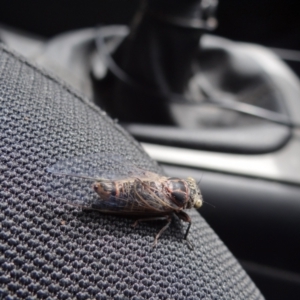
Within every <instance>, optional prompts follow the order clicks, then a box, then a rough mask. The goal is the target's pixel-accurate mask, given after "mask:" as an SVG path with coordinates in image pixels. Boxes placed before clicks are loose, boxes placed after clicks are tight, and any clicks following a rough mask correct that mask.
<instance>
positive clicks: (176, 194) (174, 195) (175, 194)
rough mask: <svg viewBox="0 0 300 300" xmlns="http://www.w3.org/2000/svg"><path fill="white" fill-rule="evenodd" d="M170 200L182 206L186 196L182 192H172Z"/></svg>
mask: <svg viewBox="0 0 300 300" xmlns="http://www.w3.org/2000/svg"><path fill="white" fill-rule="evenodd" d="M172 198H173V200H174V201H175V202H176V203H177V204H179V205H183V204H185V202H186V195H185V194H184V193H182V192H177V191H175V192H172Z"/></svg>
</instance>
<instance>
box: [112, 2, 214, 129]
mask: <svg viewBox="0 0 300 300" xmlns="http://www.w3.org/2000/svg"><path fill="white" fill-rule="evenodd" d="M216 5H217V1H216V0H202V1H201V0H200V1H199V0H175V1H174V0H151V1H150V0H149V1H145V2H143V5H142V6H141V8H140V10H139V11H138V12H137V14H136V16H135V18H134V20H133V24H132V28H131V32H130V35H129V36H128V37H127V38H126V39H125V41H124V42H123V44H122V45H121V46H120V47H119V49H118V51H117V52H116V53H115V54H114V59H115V60H116V62H117V64H118V65H119V67H121V68H122V70H123V71H124V72H125V73H126V74H127V75H128V78H129V79H130V80H129V81H130V82H134V84H132V85H130V84H129V85H128V83H124V82H122V81H120V80H117V81H116V84H115V89H114V95H113V114H115V115H116V116H117V117H119V116H122V119H121V120H122V121H133V122H143V123H152V124H169V125H172V124H176V122H175V120H173V117H172V115H171V114H170V111H169V108H168V102H169V100H170V98H172V94H173V95H174V94H177V95H182V96H183V95H184V93H185V91H186V89H187V84H188V81H189V79H190V78H191V76H192V75H193V69H194V68H195V65H194V64H193V62H194V60H195V54H196V53H197V50H198V49H199V40H200V37H201V34H202V33H203V30H204V29H211V28H213V27H214V26H215V24H216V22H215V19H214V18H212V17H211V16H212V14H213V12H214V9H215V7H216ZM181 98H183V97H181Z"/></svg>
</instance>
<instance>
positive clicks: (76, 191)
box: [47, 153, 203, 247]
mask: <svg viewBox="0 0 300 300" xmlns="http://www.w3.org/2000/svg"><path fill="white" fill-rule="evenodd" d="M47 171H48V172H51V173H52V174H53V175H54V176H53V178H52V179H53V180H52V181H51V182H50V193H51V194H52V195H53V196H54V197H60V198H64V199H65V200H66V201H67V202H69V203H71V204H73V205H77V206H79V207H81V208H83V209H92V210H98V211H100V212H103V213H109V214H120V215H127V216H136V217H137V218H138V219H137V220H136V222H135V223H134V224H133V227H136V226H137V225H138V224H139V223H140V222H143V221H152V220H166V222H167V223H166V225H165V226H164V227H163V228H161V230H160V231H159V232H158V233H157V234H156V236H155V239H154V242H153V246H154V247H155V246H156V245H157V241H158V239H159V237H160V236H161V234H162V233H163V232H164V231H165V230H166V229H167V228H168V227H169V225H170V223H171V220H172V215H173V214H176V215H177V216H178V217H179V218H180V219H181V220H183V221H184V222H187V223H189V224H188V227H187V229H186V232H185V235H184V239H186V240H187V241H188V234H189V230H190V227H191V224H192V223H191V218H190V216H189V215H188V214H187V213H186V212H185V211H184V210H185V209H190V208H193V207H195V208H200V207H201V206H202V203H203V200H202V195H201V192H200V189H199V187H198V185H197V183H196V181H195V180H194V179H193V178H191V177H188V178H186V179H180V178H174V177H167V176H164V175H160V174H157V173H154V172H150V171H148V170H144V169H142V168H139V167H137V166H136V165H135V164H133V163H131V162H130V161H129V160H128V159H126V158H124V157H122V156H118V155H115V154H109V155H108V154H101V153H94V154H89V155H85V156H78V157H75V158H71V159H67V160H64V161H60V162H58V163H57V164H55V165H53V166H52V167H50V168H48V169H47ZM88 182H91V183H92V184H88ZM189 245H191V244H190V243H189Z"/></svg>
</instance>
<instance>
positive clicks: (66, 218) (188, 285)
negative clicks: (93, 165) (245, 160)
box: [0, 45, 263, 299]
mask: <svg viewBox="0 0 300 300" xmlns="http://www.w3.org/2000/svg"><path fill="white" fill-rule="evenodd" d="M0 134H1V139H0V207H1V210H0V222H1V223H0V298H1V299H22V298H25V299H26V298H27V299H35V298H37V299H71V298H75V299H262V298H263V297H262V296H261V294H260V292H259V291H258V289H257V288H256V287H255V285H254V284H253V283H252V281H251V280H250V278H249V277H248V276H247V274H246V273H245V272H244V270H243V269H242V268H241V266H240V265H239V264H238V262H237V261H236V259H235V258H234V257H233V256H232V254H231V253H230V252H229V251H228V249H227V248H226V246H224V244H223V243H222V242H221V241H220V239H219V238H218V237H217V235H216V234H215V233H214V232H213V231H212V229H211V228H210V227H209V226H208V225H207V223H206V222H205V221H204V220H203V219H202V217H201V216H200V215H199V213H198V212H197V211H195V210H192V211H191V213H190V215H191V217H192V220H193V224H192V228H191V234H190V239H191V240H192V241H193V243H194V244H195V250H194V251H191V250H190V249H189V248H188V247H187V244H186V243H184V242H183V241H182V237H183V234H184V230H185V228H186V224H182V223H180V222H179V221H178V220H177V219H176V218H174V221H173V222H172V225H171V227H170V228H169V229H168V230H167V231H166V232H165V233H164V234H163V236H162V237H161V238H160V240H159V243H158V246H157V248H155V249H153V248H152V242H153V239H154V236H155V234H156V233H157V231H158V230H159V229H160V228H161V225H162V224H161V223H159V222H157V223H153V222H152V223H143V224H140V225H139V226H138V227H137V228H132V227H131V226H130V225H131V224H132V222H133V219H130V218H126V217H117V216H111V215H104V214H101V213H99V212H83V211H81V210H80V209H77V208H76V207H72V206H70V205H64V204H63V203H62V202H61V201H60V200H59V199H53V198H52V197H51V196H50V195H49V194H48V193H47V192H46V188H45V187H46V185H47V182H49V180H51V175H50V174H49V173H47V172H46V168H47V167H48V166H50V165H52V164H54V163H55V162H57V161H58V160H62V159H65V158H69V157H74V156H78V155H84V154H88V153H93V152H114V153H120V154H123V155H126V156H127V157H129V158H130V157H131V158H132V160H134V162H135V163H136V164H137V165H139V166H140V167H143V168H146V169H149V170H152V171H160V169H159V167H158V165H157V164H156V163H155V162H153V161H152V160H151V159H150V158H149V157H148V156H147V155H146V154H145V153H144V151H143V150H142V148H141V147H140V145H139V144H138V143H137V142H136V141H135V140H134V139H133V138H132V137H131V136H130V135H129V134H128V133H127V132H125V131H124V130H123V129H122V128H121V127H120V126H118V125H117V124H116V123H115V122H113V121H112V120H111V119H110V118H109V117H107V116H106V114H105V113H104V112H103V111H101V110H100V109H99V108H97V107H95V106H93V105H92V104H90V103H89V102H88V101H86V100H85V99H83V98H81V97H80V95H78V94H77V93H76V92H74V91H73V90H72V89H70V88H69V87H68V86H66V85H65V84H64V83H62V82H60V81H59V80H57V79H56V78H53V77H51V76H50V75H48V74H47V73H45V72H44V71H42V70H40V69H38V68H37V67H35V66H34V65H31V64H30V63H28V62H27V61H26V60H25V59H23V58H21V57H19V56H18V55H16V54H15V53H12V52H11V51H10V50H8V49H7V48H6V47H5V46H4V45H1V46H0Z"/></svg>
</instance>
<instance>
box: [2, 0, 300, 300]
mask: <svg viewBox="0 0 300 300" xmlns="http://www.w3.org/2000/svg"><path fill="white" fill-rule="evenodd" d="M12 3H13V4H12ZM299 29H300V21H299V18H298V14H297V8H296V3H295V1H291V0H288V1H285V2H283V1H282V0H275V1H272V3H271V2H269V1H258V0H254V1H250V2H247V1H238V0H230V1H224V0H220V1H218V0H189V1H186V0H176V1H175V0H172V1H171V0H160V1H158V0H151V1H150V0H147V1H138V0H134V1H133V0H131V1H129V0H126V1H118V0H109V1H108V0H107V1H99V2H95V1H90V0H88V1H85V2H80V1H73V2H72V3H71V2H68V3H67V2H61V1H52V2H51V3H48V2H44V1H41V2H38V3H37V2H35V1H33V0H28V1H24V2H23V1H14V2H9V1H4V2H3V4H2V9H1V10H0V42H1V43H2V44H3V45H4V46H5V47H8V48H9V49H11V50H12V51H15V52H16V53H18V55H20V57H24V60H26V61H29V62H30V63H32V64H33V65H34V66H37V68H40V69H41V70H42V71H43V72H46V73H47V72H48V73H49V74H50V75H49V76H53V77H51V78H58V80H60V81H61V82H62V83H61V85H62V86H64V87H65V89H66V90H68V91H69V90H71V91H73V90H74V92H72V93H71V94H72V95H75V96H76V97H77V95H79V96H78V97H81V98H82V99H84V101H85V105H86V107H89V108H90V107H91V109H92V110H96V109H98V108H101V110H103V111H104V112H105V113H104V112H102V113H100V114H103V115H104V114H105V118H106V115H107V116H109V118H111V119H112V122H111V123H112V125H111V126H115V125H116V126H117V128H118V129H117V130H116V132H115V131H114V130H113V131H110V129H107V130H106V131H105V133H106V134H108V135H112V134H116V139H115V140H114V136H113V137H112V138H111V139H110V140H109V139H106V138H103V139H104V140H105V141H106V143H107V145H110V143H111V144H118V143H119V145H122V143H124V145H127V144H126V143H127V141H130V143H132V145H134V146H132V147H136V149H139V147H140V145H141V147H142V148H143V150H144V151H145V152H146V153H147V154H148V155H149V156H150V157H151V158H152V159H154V160H155V161H157V162H158V163H159V165H160V167H161V170H163V171H162V172H164V174H166V175H168V176H169V177H175V178H187V177H193V178H194V179H195V180H196V181H197V182H199V187H200V189H201V192H202V195H203V199H204V203H203V207H201V208H200V209H199V210H197V212H194V214H195V215H198V214H200V215H201V216H202V217H203V218H204V219H205V221H206V222H207V223H208V224H209V226H210V227H211V228H212V229H213V231H214V232H215V233H216V235H217V236H218V237H219V238H220V239H221V240H222V241H223V243H224V244H225V245H226V247H227V248H228V249H229V251H230V252H231V253H232V254H233V256H234V257H235V258H236V259H237V261H238V263H239V264H240V265H241V266H242V268H243V269H244V270H245V271H246V273H247V274H248V276H249V277H250V278H251V280H252V281H253V282H254V284H255V286H256V287H257V288H258V290H259V291H260V292H261V294H262V295H263V296H261V295H260V293H259V292H258V290H256V288H251V289H252V290H251V292H249V293H248V292H245V293H246V294H244V296H236V297H234V296H232V298H230V296H228V299H243V297H246V298H244V299H252V298H253V299H263V297H265V299H271V300H273V299H274V300H275V299H299V297H300V260H299V258H298V254H299V251H300V239H299V233H298V232H299V230H300V217H299V216H300V131H299V127H300V97H299V96H300V81H299V76H300V39H299ZM5 51H6V50H5ZM13 53H14V52H13ZM20 61H22V59H21V60H20ZM25 65H26V63H25ZM15 72H21V71H18V70H16V71H15ZM32 76H33V75H32ZM46 77H47V75H45V78H46ZM0 79H1V76H0ZM28 80H29V79H28ZM23 88H25V90H26V86H25V87H23ZM36 89H37V90H38V87H36ZM44 89H45V87H44ZM57 95H58V96H57V97H58V98H59V97H60V96H59V92H57ZM70 101H71V100H70ZM70 103H71V102H70ZM57 106H59V104H57ZM43 107H44V109H46V111H48V107H47V105H46V104H45V106H43ZM51 107H52V109H54V108H53V107H54V104H51V102H49V109H50V108H51ZM0 109H1V107H0ZM63 109H64V111H67V110H68V108H67V106H64V107H63V108H62V111H63ZM77 109H78V110H79V108H76V109H75V108H74V109H73V111H72V108H70V111H71V113H72V114H73V115H78V116H79V115H80V113H78V112H77ZM81 109H82V110H84V109H83V108H81ZM3 111H4V110H3ZM46 111H45V116H46ZM84 111H85V110H84ZM28 114H30V113H28ZM86 114H88V113H86ZM45 118H47V117H45ZM93 118H96V117H93V116H91V117H89V118H85V117H84V116H83V117H82V120H83V121H82V122H83V123H84V122H86V123H89V124H90V125H88V126H93V125H91V124H93V123H92V120H94V119H93ZM103 118H104V117H103ZM60 121H61V124H64V123H67V122H72V121H71V117H68V116H67V115H66V116H65V119H64V118H63V117H61V120H60ZM45 122H46V121H45ZM57 122H58V121H56V123H57ZM95 122H97V121H95ZM106 122H108V121H106ZM109 122H110V121H109ZM42 124H43V122H42V123H41V125H40V127H41V131H42V130H43V125H42ZM109 124H110V123H109ZM56 125H57V126H58V127H59V125H58V123H57V124H56ZM76 126H77V125H74V126H73V127H72V128H76ZM78 126H79V125H78ZM80 126H81V125H80ZM82 126H83V125H82ZM70 128H71V127H70ZM72 128H71V129H72ZM78 128H79V127H78ZM99 128H100V127H99ZM99 128H98V129H99ZM71 129H70V130H69V131H66V133H65V135H66V136H67V138H68V139H70V140H72V138H74V140H76V141H77V139H80V138H82V139H83V140H84V139H85V138H86V139H88V138H89V136H90V135H94V136H97V138H98V139H99V140H101V138H102V136H100V135H99V134H98V133H97V126H96V125H95V129H93V132H92V134H91V133H84V132H83V134H82V137H78V136H76V137H72V130H71ZM74 132H75V131H74ZM98 132H101V128H100V129H99V131H98ZM111 132H114V133H111ZM60 134H62V136H64V133H63V131H62V132H61V133H60ZM118 134H124V136H126V138H127V141H125V142H124V141H123V139H121V138H119V137H118ZM77 135H78V134H77ZM98 135H99V136H98ZM103 135H104V134H103ZM132 137H133V138H132ZM41 139H42V137H41ZM4 140H5V139H3V141H4ZM136 141H138V143H136ZM51 143H52V142H51ZM76 143H77V142H74V145H76V146H74V147H77V148H78V147H79V148H80V147H83V148H82V149H81V148H80V151H79V152H82V151H83V150H84V143H85V142H82V141H81V142H78V143H79V144H78V143H77V144H76ZM80 143H81V144H80ZM53 144H54V142H53ZM78 145H82V146H78ZM87 145H90V146H89V147H91V146H93V147H95V149H98V150H99V149H100V150H101V151H104V150H103V149H104V148H101V147H100V146H99V147H100V148H99V147H98V146H97V144H96V142H93V141H91V142H87ZM54 147H57V146H56V145H54ZM64 147H65V148H63V149H66V150H64V151H65V152H63V151H62V150H61V149H60V150H59V151H62V152H60V153H66V152H67V151H68V149H71V150H72V149H73V148H72V146H66V145H64ZM97 147H98V148H97ZM120 147H121V146H120ZM126 147H127V146H126ZM41 148H42V149H43V147H42V146H41ZM59 148H61V147H60V146H59ZM79 148H78V149H79ZM54 149H56V148H54ZM120 149H121V148H120ZM52 151H55V150H52ZM72 151H73V150H72ZM134 151H135V152H134ZM134 151H133V153H132V154H131V159H132V160H134V161H135V159H136V161H137V162H140V165H142V166H144V167H148V168H152V169H153V171H158V170H159V169H158V168H159V167H158V166H156V165H151V164H150V163H149V162H146V160H145V159H144V160H143V158H142V155H141V154H140V153H139V152H138V150H134ZM83 152H84V151H83ZM119 152H122V150H119ZM51 153H54V152H51ZM41 155H42V154H41ZM53 155H54V154H53ZM2 161H3V162H4V161H5V162H7V161H6V160H4V158H3V160H2ZM49 161H50V159H49ZM147 164H148V165H147ZM3 170H4V168H3ZM5 170H6V169H5ZM3 172H4V171H3ZM3 174H4V173H3ZM3 182H4V181H3ZM5 182H7V181H5ZM3 187H7V185H3V186H2V189H3V191H4V188H3ZM3 193H4V192H3ZM3 195H4V194H3ZM3 195H2V197H4V198H5V195H4V196H3ZM0 196H1V195H0ZM4 198H3V199H4ZM1 202H2V200H1ZM3 203H4V202H3ZM3 203H2V204H3ZM2 206H3V208H2V209H6V206H4V204H3V205H2ZM60 209H61V208H60ZM58 210H59V209H58ZM59 211H60V210H59ZM61 211H63V209H61ZM61 213H62V214H63V212H61ZM79 218H80V216H79ZM66 220H67V221H68V222H70V223H71V222H72V220H71V213H70V217H68V218H67V219H66ZM103 220H104V221H103V222H104V223H103V224H102V225H103V226H105V219H103ZM3 222H4V221H3ZM37 222H38V220H37ZM126 222H127V223H126V224H129V223H130V222H129V221H126ZM196 223H197V222H196ZM3 224H4V225H5V224H6V223H5V222H4V223H3ZM3 224H2V227H1V228H3V229H5V226H10V225H9V224H8V223H7V224H8V225H5V226H4V225H3ZM124 224H125V223H124ZM124 224H122V223H120V225H116V226H119V227H120V228H119V229H120V232H121V231H122V230H125V231H126V230H127V229H123V226H124ZM176 226H178V225H176ZM201 226H202V225H201ZM201 226H200V225H199V226H198V227H197V226H196V227H197V228H200V229H199V230H201V228H202V227H201ZM145 228H146V229H145ZM158 228H159V226H158V227H155V228H154V229H153V232H155V230H156V229H158ZM32 230H33V229H32ZM82 230H83V231H84V229H82ZM107 230H108V231H109V230H110V229H107ZM143 230H144V231H145V232H147V230H148V227H143ZM172 230H173V229H172ZM205 230H207V229H205ZM205 230H204V232H206V231H205ZM126 232H127V231H126ZM153 232H152V231H151V235H150V234H149V233H147V235H148V236H147V242H148V241H149V240H151V238H152V237H153V235H154V233H153ZM4 235H5V230H4V233H2V237H1V238H2V239H3V240H5V241H6V238H4V237H3V236H4ZM201 237H202V238H203V239H204V240H205V233H199V239H201ZM162 238H163V236H162V237H161V239H162ZM197 242H199V243H202V242H201V241H195V243H197ZM115 243H117V242H115ZM121 243H122V242H121ZM203 243H204V242H203ZM102 246H103V245H102ZM102 246H101V247H102ZM204 246H205V245H204ZM204 246H203V247H204ZM141 247H142V248H143V247H146V246H145V244H141ZM170 247H171V246H170ZM174 248H175V246H174ZM3 249H4V250H5V251H8V250H7V248H3ZM57 249H59V248H57ZM168 249H169V248H168ZM170 249H171V248H170ZM180 249H181V248H180ZM4 250H3V251H4ZM73 250H75V249H73ZM204 250H205V249H204ZM57 251H59V250H57ZM78 251H80V249H79V250H78ZM174 251H175V250H174ZM177 251H179V250H177ZM180 251H181V250H180ZM180 251H179V252H180ZM184 251H187V249H185V250H184ZM179 252H176V253H179ZM3 253H4V252H3ZM3 253H2V257H4V264H5V263H6V262H5V257H6V256H5V255H6V254H3ZM5 253H6V252H5ZM104 253H105V251H104ZM183 253H185V252H183ZM178 255H180V254H178ZM213 257H214V258H215V257H216V256H213ZM104 258H105V257H104ZM104 258H102V259H104ZM2 263H3V261H2ZM211 263H213V262H211ZM214 263H216V261H215V262H214ZM7 268H9V267H7ZM7 270H8V269H7ZM5 272H6V271H5ZM5 272H4V273H3V272H2V273H3V274H6V273H5ZM3 274H1V276H2V275H3ZM3 276H4V275H3ZM166 276H167V275H166ZM103 277H104V275H103ZM3 278H4V277H3ZM151 278H152V277H151ZM52 279H53V278H52ZM5 280H6V279H1V281H2V282H1V283H2V285H3V286H6V285H7V284H6V281H5ZM113 280H114V279H112V281H113ZM141 280H142V279H141ZM145 280H146V279H145ZM108 282H109V281H108ZM103 284H104V283H103ZM117 284H118V282H117V280H116V281H114V282H113V285H117ZM81 288H82V286H81ZM99 288H100V287H99ZM8 289H9V288H8ZM83 289H84V288H83ZM101 289H102V287H101V288H100V290H101ZM103 289H106V287H105V288H103ZM4 290H6V289H5V288H4ZM15 290H18V289H17V288H15V289H10V291H15ZM166 290H167V288H166ZM245 290H247V289H245ZM247 291H248V290H247ZM70 293H71V292H70ZM74 293H75V292H74ZM82 293H83V292H82ZM95 293H96V292H95ZM247 293H248V294H247ZM50 294H51V293H50ZM3 295H6V296H7V297H9V294H8V293H6V294H5V293H4V292H3ZM20 295H21V294H20ZM20 295H18V294H16V295H15V296H14V297H15V299H18V297H20V298H26V297H27V296H28V295H29V294H26V293H24V294H22V296H20ZM47 295H48V294H47V293H46V294H45V295H44V294H43V295H42V294H37V298H46V297H47ZM55 295H56V296H55ZM57 295H58V294H55V292H53V294H52V297H54V298H56V297H57V298H59V297H61V298H63V297H65V299H68V297H70V294H66V295H65V296H63V294H60V296H57ZM109 295H110V296H111V298H109ZM114 295H116V294H114V293H113V292H111V294H107V295H106V296H104V295H103V297H102V298H99V299H115V298H116V297H115V298H114ZM133 295H135V296H136V299H151V297H152V296H151V295H150V294H149V295H148V294H141V293H140V294H139V293H136V294H134V293H133V294H130V293H128V294H126V297H127V298H126V297H125V296H123V297H124V298H122V296H119V298H118V299H131V298H133ZM170 295H171V296H170ZM201 295H202V294H201ZM201 295H200V294H196V293H195V294H189V295H186V296H184V293H183V294H182V299H202V298H201V297H202V296H203V295H204V294H203V295H202V296H201ZM245 295H247V296H245ZM250 295H251V297H250ZM10 296H11V295H10ZM48 296H49V295H48ZM189 296H190V298H188V297H189ZM11 297H12V296H11ZM49 297H50V298H51V296H49ZM138 297H140V298H138ZM168 297H169V298H168ZM193 297H194V298H193ZM203 297H204V296H203ZM206 297H207V298H203V299H225V298H223V296H222V295H220V294H219V295H218V294H216V295H213V294H206ZM259 297H262V298H259ZM0 298H1V297H0ZM50 298H49V299H50ZM77 298H80V297H79V296H78V297H77ZM95 298H96V297H95ZM3 299H4V297H3ZM5 299H6V298H5ZM7 299H14V298H13V297H12V298H7ZM81 299H88V296H86V298H85V296H84V294H82V298H81ZM116 299H117V298H116ZM153 299H177V298H176V297H175V296H174V295H173V296H172V294H170V293H169V296H165V295H163V294H161V295H160V294H157V298H155V296H153ZM178 299H179V298H178ZM226 299H227V298H226Z"/></svg>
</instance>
